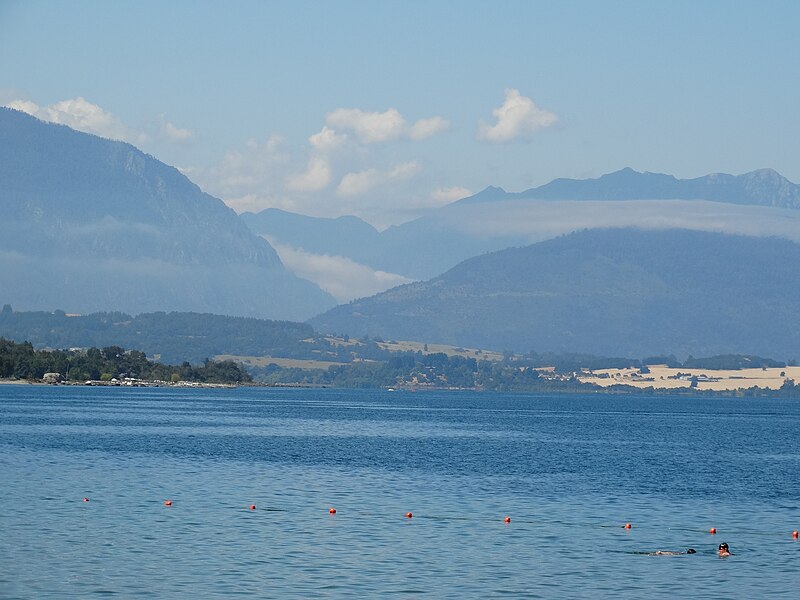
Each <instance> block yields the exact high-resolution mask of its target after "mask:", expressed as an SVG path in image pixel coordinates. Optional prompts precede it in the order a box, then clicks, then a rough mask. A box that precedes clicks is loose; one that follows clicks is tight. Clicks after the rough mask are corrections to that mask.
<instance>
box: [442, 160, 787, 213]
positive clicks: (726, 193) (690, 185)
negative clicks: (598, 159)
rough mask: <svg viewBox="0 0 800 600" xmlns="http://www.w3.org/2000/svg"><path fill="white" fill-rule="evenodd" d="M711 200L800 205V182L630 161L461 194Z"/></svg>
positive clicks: (770, 173) (766, 172)
mask: <svg viewBox="0 0 800 600" xmlns="http://www.w3.org/2000/svg"><path fill="white" fill-rule="evenodd" d="M514 199H533V200H710V201H713V202H725V203H730V204H751V205H755V206H771V207H775V208H791V209H800V185H798V184H795V183H792V182H791V181H789V180H788V179H786V178H785V177H783V176H782V175H781V174H780V173H778V172H777V171H775V170H774V169H768V168H765V169H757V170H755V171H750V172H748V173H744V174H742V175H729V174H727V173H710V174H708V175H704V176H702V177H696V178H693V179H678V178H676V177H674V176H673V175H667V174H664V173H651V172H639V171H635V170H634V169H632V168H630V167H625V168H623V169H620V170H619V171H614V172H613V173H607V174H605V175H601V176H600V177H597V178H593V179H568V178H558V179H554V180H553V181H551V182H549V183H546V184H544V185H541V186H539V187H535V188H530V189H528V190H524V191H522V192H505V191H504V190H503V189H502V188H496V187H493V186H489V187H487V188H486V189H484V190H482V191H481V192H479V193H477V194H475V195H473V196H470V197H468V198H462V199H461V200H457V201H456V202H457V203H463V204H472V203H476V202H487V201H497V200H514Z"/></svg>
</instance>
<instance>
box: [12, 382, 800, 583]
mask: <svg viewBox="0 0 800 600" xmlns="http://www.w3.org/2000/svg"><path fill="white" fill-rule="evenodd" d="M799 434H800V402H798V401H789V400H778V399H757V400H754V399H748V400H744V399H699V398H696V399H689V398H639V397H630V396H626V397H609V396H600V397H595V396H556V397H547V396H527V395H502V394H488V393H487V394H474V393H466V392H464V393H433V392H431V393H427V392H426V393H408V392H395V393H390V392H384V391H368V392H360V391H340V390H268V389H235V390H177V389H131V390H128V389H119V388H81V387H56V388H50V387H31V386H10V385H4V386H0V484H1V485H0V506H2V511H0V597H2V598H91V597H97V596H115V597H119V598H142V597H153V598H184V597H185V598H189V597H192V598H195V597H203V598H214V597H220V598H222V597H232V596H246V597H261V598H379V597H381V598H382V597H397V598H423V597H427V598H487V597H488V598H497V597H502V598H593V597H597V598H604V597H627V598H644V597H675V596H678V595H680V596H682V597H690V598H720V597H729V598H754V597H789V598H795V597H797V594H798V586H800V544H799V543H798V542H796V541H794V540H793V539H792V537H791V532H792V530H794V529H799V528H800V444H798V435H799ZM83 497H89V498H90V501H89V502H82V498H83ZM167 499H171V500H172V501H173V505H172V506H171V507H166V506H165V505H164V501H165V500H167ZM251 504H255V505H256V507H257V508H256V510H255V511H251V510H249V508H248V507H249V506H250V505H251ZM331 506H334V507H336V509H337V514H336V515H334V516H331V515H329V514H328V508H329V507H331ZM408 511H411V512H413V514H414V517H413V518H412V519H407V518H405V517H404V515H405V513H406V512H408ZM506 515H508V516H510V517H511V518H512V521H511V523H510V524H505V523H503V517H504V516H506ZM626 522H631V523H632V524H633V527H632V529H630V530H626V529H624V528H623V527H622V525H623V524H624V523H626ZM710 527H716V528H717V530H718V533H717V535H710V534H709V533H708V529H709V528H710ZM722 541H726V542H728V543H729V544H730V546H731V549H732V551H733V552H734V553H735V555H734V556H732V557H730V558H727V559H719V558H718V557H717V556H716V553H715V549H716V546H717V544H718V543H720V542H722ZM688 547H693V548H696V549H697V551H698V553H697V554H696V555H692V556H674V557H673V556H660V557H654V556H647V555H646V554H643V553H646V552H649V551H655V550H658V549H662V550H684V549H686V548H688Z"/></svg>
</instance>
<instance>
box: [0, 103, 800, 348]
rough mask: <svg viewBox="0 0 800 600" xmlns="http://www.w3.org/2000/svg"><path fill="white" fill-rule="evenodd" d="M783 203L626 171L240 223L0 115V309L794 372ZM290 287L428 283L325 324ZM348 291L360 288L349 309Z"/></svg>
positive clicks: (108, 156)
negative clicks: (286, 327) (728, 363)
mask: <svg viewBox="0 0 800 600" xmlns="http://www.w3.org/2000/svg"><path fill="white" fill-rule="evenodd" d="M799 189H800V186H797V185H796V184H794V183H791V182H789V181H788V180H786V179H785V178H783V177H781V176H780V175H779V174H777V173H775V172H774V171H771V170H767V169H765V170H759V171H754V172H752V173H748V174H745V175H741V176H732V175H722V174H717V175H709V176H706V177H701V178H697V179H691V180H679V179H675V178H674V177H671V176H669V175H662V174H655V173H637V172H635V171H633V170H631V169H623V170H622V171H618V172H616V173H611V174H609V175H604V176H602V177H600V178H598V179H590V180H568V179H562V180H555V181H553V182H551V183H549V184H547V185H545V186H541V187H539V188H534V189H531V190H527V191H524V192H520V193H508V192H505V191H504V190H502V189H500V188H487V189H486V190H484V191H483V192H481V193H479V194H476V195H474V196H472V197H470V198H465V199H463V200H460V201H457V202H454V203H452V204H450V205H447V206H445V207H442V208H440V209H437V210H434V211H431V212H430V213H428V214H426V215H425V216H423V217H420V218H418V219H415V220H414V221H411V222H409V223H405V224H403V225H399V226H395V227H390V228H389V229H387V230H385V231H378V230H376V229H375V228H374V227H372V226H371V225H369V224H368V223H366V222H364V221H362V220H361V219H358V218H356V217H340V218H337V219H321V218H313V217H307V216H303V215H297V214H292V213H288V212H285V211H280V210H277V209H268V210H266V211H263V212H261V213H259V214H245V215H242V216H241V218H240V217H237V215H236V214H235V213H234V212H233V211H232V210H230V209H229V208H228V207H226V206H225V204H224V203H223V202H222V201H221V200H218V199H216V198H214V197H212V196H209V195H208V194H205V193H203V192H202V191H201V190H200V189H199V188H198V187H197V186H196V185H194V184H193V183H192V182H191V181H189V180H188V179H187V178H186V177H185V176H184V175H182V174H181V173H180V172H179V171H177V170H176V169H174V168H173V167H170V166H168V165H165V164H163V163H161V162H159V161H158V160H156V159H154V158H153V157H151V156H148V155H146V154H144V153H142V152H140V151H139V150H137V149H136V148H134V147H133V146H130V145H129V144H125V143H122V142H115V141H110V140H106V139H102V138H98V137H95V136H92V135H87V134H84V133H79V132H76V131H74V130H72V129H69V128H67V127H64V126H60V125H52V124H47V123H44V122H42V121H39V120H37V119H35V118H33V117H30V116H28V115H26V114H24V113H21V112H18V111H13V110H9V109H0V209H1V210H2V211H3V219H2V220H0V281H2V282H3V287H2V290H0V302H2V303H10V304H12V305H13V306H14V307H15V308H17V309H18V310H54V309H56V308H58V309H62V310H65V311H67V312H77V313H91V312H101V311H123V312H126V313H130V314H134V315H135V314H139V313H143V312H155V311H195V312H206V313H217V314H223V315H234V316H255V317H263V318H270V319H291V320H305V319H308V318H310V317H312V316H314V315H319V316H317V317H316V318H314V319H312V320H311V323H312V324H313V325H314V326H315V327H316V328H317V329H318V330H321V331H323V332H332V333H343V334H349V335H351V336H363V335H369V336H381V337H384V338H393V339H414V340H420V341H428V342H443V343H448V344H455V345H461V346H471V347H476V346H477V347H482V348H486V349H496V350H502V349H509V350H515V351H521V352H528V351H530V350H536V351H553V352H573V351H575V352H594V353H597V354H607V355H625V356H644V355H646V354H658V353H665V352H674V353H677V354H680V353H685V354H695V355H700V354H702V355H711V354H718V353H729V352H730V353H755V354H762V355H768V356H779V357H780V356H782V355H783V356H784V357H787V358H788V357H792V356H798V355H800V351H799V350H800V348H798V340H799V339H800V336H798V335H797V333H798V330H797V326H796V323H798V322H800V308H799V307H800V275H798V273H800V271H798V270H797V269H796V265H797V264H798V260H800V251H799V250H798V248H800V210H798V208H800V201H799V200H798V199H799V198H800V191H799ZM584 230H585V231H584ZM576 231H577V233H575V232H576ZM264 238H268V239H269V240H274V241H275V243H276V244H277V246H276V247H277V248H278V249H279V250H280V252H281V253H282V254H285V256H286V257H287V264H291V266H292V269H293V270H294V273H292V272H290V271H289V270H288V269H287V268H285V266H284V264H283V263H282V261H281V259H280V258H279V257H278V254H277V253H276V251H275V249H274V248H273V246H271V245H270V243H269V242H268V241H267V239H264ZM289 258H291V262H289V260H288V259H289ZM320 258H324V259H325V260H319V259H320ZM310 263H314V264H315V265H316V271H313V270H312V269H310V267H309V264H310ZM304 269H305V271H307V272H309V273H310V272H312V271H313V273H314V274H315V275H316V276H319V277H320V278H322V277H327V278H328V279H327V280H326V281H327V283H326V284H325V285H326V287H327V289H334V287H336V286H338V287H336V289H337V290H338V292H337V297H340V298H341V297H343V296H346V294H347V293H348V290H349V294H350V297H356V296H358V295H363V296H368V295H371V294H372V293H374V292H375V291H381V290H385V289H387V288H390V287H392V286H394V285H395V284H396V283H398V282H403V281H410V280H412V279H424V280H428V281H424V282H419V283H412V284H407V285H402V286H399V287H395V288H394V289H390V290H389V291H386V292H384V293H381V294H378V295H376V296H372V297H368V298H364V299H363V300H359V301H355V302H351V303H350V304H345V305H342V306H339V307H336V308H334V309H333V310H330V311H329V312H324V311H326V310H328V309H331V308H332V307H333V306H334V304H335V302H334V300H333V298H332V297H331V296H330V295H329V294H327V293H326V292H324V291H322V289H320V287H318V286H317V285H314V284H313V283H311V282H309V281H307V280H305V279H302V278H299V277H298V276H297V273H301V274H302V273H304ZM363 273H367V275H369V276H371V277H372V279H373V281H372V282H371V285H372V286H373V288H372V290H371V291H367V292H364V293H361V294H359V293H357V291H363V290H365V289H368V287H365V286H364V285H362V283H359V282H358V281H356V279H355V276H356V275H359V276H360V275H361V274H363ZM335 277H338V278H339V281H338V282H337V281H334V279H333V278H335ZM315 281H320V282H321V281H322V279H315ZM376 286H377V287H376ZM342 290H344V291H342ZM322 313H324V314H322Z"/></svg>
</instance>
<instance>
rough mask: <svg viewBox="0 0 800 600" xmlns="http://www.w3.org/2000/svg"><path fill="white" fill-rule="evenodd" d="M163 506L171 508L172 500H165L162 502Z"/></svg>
mask: <svg viewBox="0 0 800 600" xmlns="http://www.w3.org/2000/svg"><path fill="white" fill-rule="evenodd" d="M164 506H172V500H167V501H166V502H164Z"/></svg>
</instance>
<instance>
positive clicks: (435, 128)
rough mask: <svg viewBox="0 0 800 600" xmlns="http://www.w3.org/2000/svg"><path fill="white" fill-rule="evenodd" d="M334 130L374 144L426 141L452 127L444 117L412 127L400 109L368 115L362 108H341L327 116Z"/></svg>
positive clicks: (423, 121)
mask: <svg viewBox="0 0 800 600" xmlns="http://www.w3.org/2000/svg"><path fill="white" fill-rule="evenodd" d="M325 122H326V124H327V125H329V126H331V127H336V128H338V129H347V130H351V131H353V132H354V133H355V134H356V137H357V138H358V139H359V141H361V142H363V143H365V144H370V143H375V142H387V141H390V140H397V139H400V138H409V139H412V140H424V139H426V138H429V137H431V136H434V135H436V134H437V133H441V132H442V131H444V130H446V129H447V128H448V127H449V126H450V123H449V122H448V121H447V119H444V118H443V117H430V118H427V119H420V120H419V121H417V122H415V123H414V124H413V125H411V126H410V127H409V126H408V125H407V124H406V120H405V118H404V117H403V115H401V114H400V112H399V111H398V110H397V109H396V108H390V109H389V110H387V111H385V112H367V111H364V110H361V109H358V108H337V109H336V110H333V111H331V112H329V113H328V114H327V115H326V116H325Z"/></svg>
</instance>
